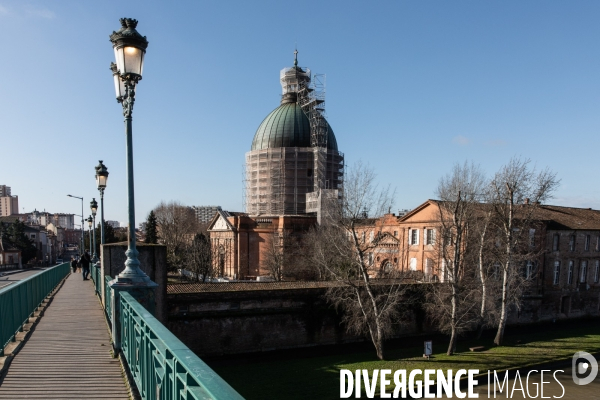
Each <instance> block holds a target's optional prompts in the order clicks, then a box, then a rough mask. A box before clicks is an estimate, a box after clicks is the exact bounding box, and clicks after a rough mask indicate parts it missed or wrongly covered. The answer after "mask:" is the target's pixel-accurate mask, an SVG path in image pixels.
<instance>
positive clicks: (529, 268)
mask: <svg viewBox="0 0 600 400" xmlns="http://www.w3.org/2000/svg"><path fill="white" fill-rule="evenodd" d="M533 272H534V264H533V261H527V263H526V264H525V279H532V278H533Z"/></svg>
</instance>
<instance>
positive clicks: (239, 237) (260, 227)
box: [208, 210, 316, 279]
mask: <svg viewBox="0 0 600 400" xmlns="http://www.w3.org/2000/svg"><path fill="white" fill-rule="evenodd" d="M314 224H316V217H314V216H301V215H282V216H274V217H252V216H249V215H248V214H246V213H236V212H228V211H223V210H219V211H218V212H217V214H216V215H215V217H214V218H213V220H212V221H211V223H210V224H209V227H208V232H209V234H210V241H211V248H212V251H213V264H214V266H215V268H216V271H217V272H216V275H218V276H224V277H229V278H235V279H255V278H256V277H259V276H266V275H269V272H268V271H267V269H266V268H265V266H264V259H265V254H266V253H267V247H268V246H269V245H270V244H271V243H272V242H271V241H272V240H275V241H276V243H277V246H280V247H281V248H282V249H283V247H284V246H285V241H286V240H291V239H292V238H293V237H294V235H300V234H301V233H302V232H305V231H307V230H308V229H309V228H310V227H311V226H313V225H314Z"/></svg>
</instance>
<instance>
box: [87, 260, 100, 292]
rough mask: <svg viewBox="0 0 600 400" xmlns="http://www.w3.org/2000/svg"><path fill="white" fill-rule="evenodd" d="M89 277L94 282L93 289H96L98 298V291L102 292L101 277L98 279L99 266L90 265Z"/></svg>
mask: <svg viewBox="0 0 600 400" xmlns="http://www.w3.org/2000/svg"><path fill="white" fill-rule="evenodd" d="M91 268H92V271H91V274H90V275H91V277H92V281H94V287H95V288H96V294H98V296H100V291H101V290H102V284H101V282H102V281H101V280H100V279H101V277H100V272H101V271H100V265H96V264H92V265H91Z"/></svg>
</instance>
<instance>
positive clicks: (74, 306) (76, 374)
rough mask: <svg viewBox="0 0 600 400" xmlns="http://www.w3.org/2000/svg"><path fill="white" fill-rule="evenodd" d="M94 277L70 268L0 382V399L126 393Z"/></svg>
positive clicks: (119, 395)
mask: <svg viewBox="0 0 600 400" xmlns="http://www.w3.org/2000/svg"><path fill="white" fill-rule="evenodd" d="M105 321H106V320H105V317H104V312H103V310H102V306H101V304H100V302H99V301H98V298H97V297H96V295H95V294H94V287H93V282H92V281H91V280H89V281H83V280H82V276H81V274H71V275H70V276H69V277H68V278H67V280H66V281H65V283H64V285H63V286H62V288H61V289H60V290H59V291H58V292H57V293H56V295H55V297H54V299H53V300H52V303H51V304H50V305H49V306H48V308H47V309H46V311H45V312H44V315H43V316H42V317H41V319H40V320H39V322H38V324H37V326H36V327H35V329H34V330H33V331H32V332H31V336H30V337H29V339H27V341H26V342H25V344H24V346H23V348H22V349H21V350H20V351H19V352H18V353H17V355H16V356H15V358H14V360H13V361H12V363H11V364H10V367H9V368H8V373H7V375H6V377H5V378H4V381H3V382H2V385H1V386H0V399H129V391H128V389H127V386H126V385H125V378H124V377H123V374H122V370H121V364H120V362H119V360H118V359H115V358H112V356H111V353H110V349H111V346H110V334H109V331H108V327H107V324H106V322H105Z"/></svg>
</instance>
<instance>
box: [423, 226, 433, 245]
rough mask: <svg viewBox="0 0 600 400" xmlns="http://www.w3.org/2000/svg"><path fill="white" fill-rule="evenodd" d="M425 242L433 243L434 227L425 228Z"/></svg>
mask: <svg viewBox="0 0 600 400" xmlns="http://www.w3.org/2000/svg"><path fill="white" fill-rule="evenodd" d="M425 243H426V244H428V245H432V244H434V243H435V229H427V230H425Z"/></svg>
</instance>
